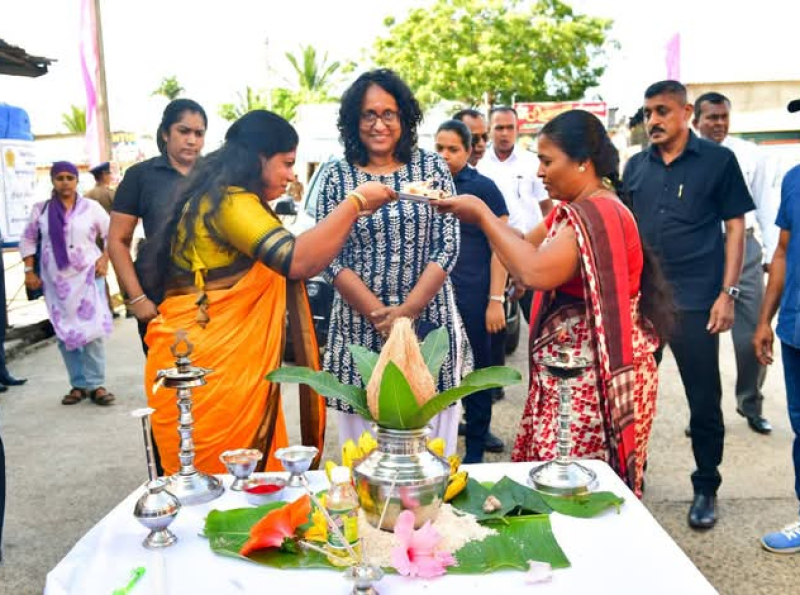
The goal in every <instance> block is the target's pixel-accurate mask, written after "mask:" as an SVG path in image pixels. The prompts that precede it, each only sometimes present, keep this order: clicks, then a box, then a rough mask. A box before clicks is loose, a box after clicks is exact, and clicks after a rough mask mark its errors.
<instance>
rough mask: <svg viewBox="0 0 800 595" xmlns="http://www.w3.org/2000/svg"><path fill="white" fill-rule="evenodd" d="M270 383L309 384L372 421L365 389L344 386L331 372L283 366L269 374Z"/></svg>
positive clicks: (320, 392)
mask: <svg viewBox="0 0 800 595" xmlns="http://www.w3.org/2000/svg"><path fill="white" fill-rule="evenodd" d="M267 380H269V381H270V382H281V383H286V382H292V383H296V384H307V385H308V386H310V387H311V388H313V389H314V390H315V391H317V392H318V393H319V394H321V395H323V396H325V397H334V398H337V399H339V400H340V401H343V402H345V403H347V404H348V405H350V406H351V407H352V408H353V409H354V410H355V411H356V413H358V414H359V415H360V416H362V417H364V418H366V419H369V420H371V419H372V415H370V413H369V409H368V408H367V392H366V391H365V390H364V389H363V388H359V387H357V386H350V385H348V384H342V383H341V382H339V381H338V380H337V379H336V377H335V376H334V375H333V374H331V373H330V372H318V371H316V370H312V369H311V368H306V367H302V366H297V367H295V366H283V367H281V368H278V369H277V370H273V371H272V372H270V373H269V374H267Z"/></svg>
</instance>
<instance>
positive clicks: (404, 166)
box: [317, 69, 472, 453]
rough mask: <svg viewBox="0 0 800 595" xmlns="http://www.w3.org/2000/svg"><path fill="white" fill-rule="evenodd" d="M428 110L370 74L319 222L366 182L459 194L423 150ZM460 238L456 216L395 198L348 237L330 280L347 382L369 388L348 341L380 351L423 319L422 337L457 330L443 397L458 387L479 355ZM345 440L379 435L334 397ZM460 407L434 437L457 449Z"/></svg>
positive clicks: (360, 89) (353, 98)
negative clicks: (459, 266) (461, 303)
mask: <svg viewBox="0 0 800 595" xmlns="http://www.w3.org/2000/svg"><path fill="white" fill-rule="evenodd" d="M421 120H422V112H421V110H420V107H419V104H418V103H417V101H416V99H414V97H413V95H412V94H411V90H410V89H409V88H408V86H407V85H406V84H405V82H403V80H402V79H400V78H399V77H398V76H397V75H396V74H395V73H394V72H392V71H391V70H387V69H379V70H373V71H370V72H366V73H364V74H362V75H361V76H360V77H359V78H358V79H357V80H356V81H355V83H353V85H352V86H351V87H350V88H349V89H348V90H347V91H346V92H345V93H344V95H343V96H342V104H341V108H340V110H339V121H338V127H339V131H340V133H341V140H342V142H343V144H344V150H345V158H344V159H342V160H339V161H334V162H331V163H328V164H326V165H325V169H324V171H323V172H322V174H321V179H320V182H319V183H320V188H321V194H320V199H319V201H318V203H317V219H318V220H319V219H322V218H324V217H325V216H327V214H328V213H330V212H331V211H332V210H333V209H334V208H336V206H337V205H338V204H339V203H340V202H341V201H342V200H344V199H345V197H346V196H347V194H348V192H351V191H352V190H354V189H355V188H356V186H358V185H359V184H362V183H364V182H367V181H373V180H374V181H378V182H381V183H382V184H386V185H387V186H389V187H392V188H395V189H396V190H400V189H401V188H402V187H403V186H404V185H405V184H406V183H408V182H419V181H423V180H429V181H430V180H433V181H435V182H436V183H437V184H438V187H439V188H441V189H442V190H444V191H445V192H447V193H448V194H451V193H453V191H454V186H453V180H452V177H451V176H450V171H449V170H448V168H447V165H446V164H445V163H444V161H443V160H442V158H441V157H439V155H437V154H435V153H431V152H427V151H423V150H421V149H418V148H417V146H416V145H417V126H418V125H419V123H420V121H421ZM459 243H460V232H459V225H458V222H457V221H456V220H455V219H454V218H453V217H452V216H450V215H440V214H438V213H437V212H436V211H435V210H434V209H432V208H431V207H429V206H428V205H425V204H419V203H416V202H407V201H396V202H394V203H393V204H391V205H385V206H384V207H381V208H380V209H378V211H376V212H375V213H374V214H373V215H372V216H370V217H363V218H361V219H360V220H359V221H358V223H356V225H355V226H354V227H353V230H352V231H351V232H350V238H349V239H348V241H347V243H346V244H345V246H344V248H343V249H342V252H341V254H339V256H338V257H337V258H336V259H335V260H334V261H333V263H332V264H331V265H330V267H328V269H327V271H326V272H325V275H326V277H327V279H328V281H330V282H331V283H333V285H334V287H335V288H336V294H335V297H334V302H333V310H332V313H331V322H330V328H329V332H328V344H327V350H326V352H325V359H324V362H323V367H324V369H325V370H328V371H329V372H332V373H333V374H334V375H335V376H336V377H337V378H338V379H339V380H340V381H341V382H344V383H346V384H354V385H363V382H362V379H361V376H360V375H359V373H358V369H357V367H356V365H355V364H354V362H353V359H352V356H351V355H350V351H349V350H348V349H347V346H348V345H349V344H358V345H363V346H364V347H366V348H368V349H371V350H373V351H379V350H380V348H381V346H382V345H383V340H384V338H385V336H386V335H387V334H388V332H389V330H390V329H391V326H392V323H393V322H394V320H395V319H396V318H398V317H401V316H405V317H409V318H411V319H413V320H414V321H415V327H416V329H417V333H418V334H419V335H420V336H423V335H424V334H426V333H427V332H429V331H430V330H432V329H434V328H437V327H442V326H443V327H446V328H447V329H448V330H449V331H450V351H449V354H448V356H447V358H446V360H445V362H444V365H443V366H442V370H441V373H440V375H439V378H438V385H439V390H445V389H447V388H450V387H452V386H456V385H457V384H458V383H459V381H460V379H461V377H462V375H463V374H464V373H465V372H466V371H468V370H470V369H471V366H472V357H471V351H470V349H469V342H468V340H467V337H466V333H465V332H464V331H463V327H462V324H461V320H460V318H459V315H458V310H457V308H456V302H455V295H454V293H453V286H452V285H451V283H450V280H449V278H448V275H449V273H450V271H451V270H452V268H453V266H454V265H455V262H456V259H457V257H458V250H459ZM328 405H329V407H331V408H333V409H335V410H336V411H337V413H336V416H337V418H338V422H339V423H338V425H339V440H340V443H342V444H343V443H344V442H345V441H346V440H347V439H349V438H353V439H356V440H357V439H358V436H359V435H360V434H361V432H362V431H364V430H369V429H371V428H370V427H369V425H368V424H367V423H366V422H364V420H362V419H361V418H360V417H359V416H358V415H357V414H354V413H353V412H352V410H351V409H350V408H349V407H348V406H347V405H345V404H343V403H341V402H340V401H338V400H336V399H329V400H328ZM459 414H460V406H454V407H451V408H450V409H448V410H447V411H444V412H442V413H441V414H439V416H438V417H437V418H435V419H434V421H433V423H432V426H433V432H432V433H431V437H433V436H441V437H442V438H444V439H445V441H446V442H447V450H448V452H449V453H452V452H455V447H456V440H457V427H458V418H459Z"/></svg>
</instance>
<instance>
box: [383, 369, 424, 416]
mask: <svg viewBox="0 0 800 595" xmlns="http://www.w3.org/2000/svg"><path fill="white" fill-rule="evenodd" d="M418 413H419V405H418V404H417V399H416V398H415V397H414V392H413V391H412V390H411V387H410V386H409V384H408V381H407V380H406V378H405V376H403V373H402V372H401V371H400V368H398V367H397V366H396V365H395V363H394V362H393V361H390V362H389V363H387V364H386V367H385V368H384V370H383V377H382V378H381V388H380V394H379V396H378V425H379V426H382V427H384V428H389V429H392V430H414V429H417V428H421V427H422V426H421V425H415V424H414V420H415V418H416V416H417V414H418Z"/></svg>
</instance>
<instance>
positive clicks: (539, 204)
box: [478, 106, 552, 314]
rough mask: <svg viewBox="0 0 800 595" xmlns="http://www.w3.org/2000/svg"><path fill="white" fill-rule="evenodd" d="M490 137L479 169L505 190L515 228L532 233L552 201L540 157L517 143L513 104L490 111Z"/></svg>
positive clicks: (511, 223) (504, 194) (511, 221)
mask: <svg viewBox="0 0 800 595" xmlns="http://www.w3.org/2000/svg"><path fill="white" fill-rule="evenodd" d="M489 140H490V141H491V143H492V144H491V145H490V146H489V149H488V150H487V151H486V156H485V157H484V158H483V159H482V160H481V161H480V163H479V164H478V171H480V172H481V173H482V174H483V175H485V176H486V177H487V178H490V179H491V180H492V181H493V182H494V183H495V184H497V187H498V188H500V192H502V193H503V198H505V199H506V207H507V208H508V223H509V224H510V225H511V227H513V228H515V229H518V230H519V231H521V232H522V233H528V232H529V231H530V230H531V229H533V228H534V227H535V226H536V224H537V223H539V222H540V221H541V220H542V218H543V217H546V216H547V214H548V213H549V212H550V209H551V208H552V203H551V201H550V199H549V198H548V196H547V192H546V191H545V189H544V185H543V184H542V181H541V180H540V179H539V177H538V175H537V172H538V170H539V159H538V158H537V157H536V155H534V154H533V153H531V152H530V151H525V150H524V149H522V148H520V147H518V146H517V112H516V110H515V109H514V108H513V107H508V106H498V107H494V108H492V110H491V111H490V112H489ZM526 314H527V313H526Z"/></svg>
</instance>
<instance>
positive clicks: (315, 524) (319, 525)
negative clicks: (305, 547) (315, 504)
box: [305, 508, 328, 543]
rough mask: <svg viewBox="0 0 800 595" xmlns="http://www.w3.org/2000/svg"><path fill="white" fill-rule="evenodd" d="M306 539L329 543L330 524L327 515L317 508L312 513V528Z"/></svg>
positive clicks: (307, 532)
mask: <svg viewBox="0 0 800 595" xmlns="http://www.w3.org/2000/svg"><path fill="white" fill-rule="evenodd" d="M305 538H306V539H307V540H309V541H321V542H323V543H325V542H327V541H328V522H327V521H326V520H325V515H324V514H322V511H321V510H320V509H319V508H317V509H315V510H314V512H313V513H311V527H309V529H308V531H306V534H305Z"/></svg>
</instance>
